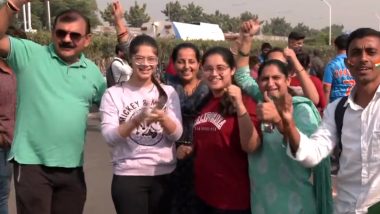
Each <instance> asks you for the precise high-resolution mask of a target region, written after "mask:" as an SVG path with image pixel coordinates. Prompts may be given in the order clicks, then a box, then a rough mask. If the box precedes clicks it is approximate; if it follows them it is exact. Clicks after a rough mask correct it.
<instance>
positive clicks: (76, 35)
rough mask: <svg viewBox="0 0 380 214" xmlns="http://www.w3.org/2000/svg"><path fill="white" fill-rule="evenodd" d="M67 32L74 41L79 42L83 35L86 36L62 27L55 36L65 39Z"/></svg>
mask: <svg viewBox="0 0 380 214" xmlns="http://www.w3.org/2000/svg"><path fill="white" fill-rule="evenodd" d="M67 34H69V36H70V39H71V41H73V42H79V41H80V40H81V39H82V38H83V37H85V36H86V35H82V34H80V33H77V32H69V31H65V30H61V29H58V30H56V31H55V36H56V37H57V38H59V39H64V38H65V37H66V36H67Z"/></svg>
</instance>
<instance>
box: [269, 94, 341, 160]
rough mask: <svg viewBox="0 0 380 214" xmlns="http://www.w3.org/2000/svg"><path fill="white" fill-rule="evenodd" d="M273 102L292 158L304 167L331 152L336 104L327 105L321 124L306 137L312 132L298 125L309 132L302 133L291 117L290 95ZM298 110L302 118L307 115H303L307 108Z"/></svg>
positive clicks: (335, 138) (333, 142) (292, 115)
mask: <svg viewBox="0 0 380 214" xmlns="http://www.w3.org/2000/svg"><path fill="white" fill-rule="evenodd" d="M275 104H276V108H277V110H278V112H279V113H280V116H281V118H282V122H283V130H284V136H286V138H287V140H288V143H289V148H290V151H291V155H290V156H291V157H292V158H294V159H296V160H297V161H300V162H301V163H302V164H303V165H304V166H306V167H313V166H315V165H317V164H318V163H319V162H321V161H322V160H323V159H324V158H325V157H327V156H328V155H329V154H330V153H331V151H332V150H333V148H334V146H335V142H336V140H337V135H336V126H335V122H334V111H335V107H336V105H334V106H331V105H329V106H328V108H327V109H326V111H325V115H324V118H323V121H322V123H321V125H319V127H318V129H317V131H316V132H314V133H313V134H312V135H311V136H310V137H308V135H309V134H310V133H311V132H312V131H311V130H308V129H305V128H304V127H302V128H301V127H300V130H302V129H303V130H304V132H309V133H302V132H300V131H299V129H298V128H297V126H296V122H295V120H294V118H293V117H294V113H293V104H292V97H291V96H290V95H288V96H286V97H281V98H279V99H276V101H275ZM299 111H300V112H302V113H300V114H298V113H297V112H296V113H297V115H298V116H299V117H302V119H305V118H307V116H305V113H306V112H307V109H303V110H302V109H301V110H299ZM302 119H301V120H302ZM309 125H310V124H309Z"/></svg>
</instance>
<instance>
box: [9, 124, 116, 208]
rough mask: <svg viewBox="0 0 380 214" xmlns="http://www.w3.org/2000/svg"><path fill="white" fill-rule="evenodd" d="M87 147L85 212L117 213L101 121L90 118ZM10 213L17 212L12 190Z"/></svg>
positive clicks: (108, 154)
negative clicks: (101, 132)
mask: <svg viewBox="0 0 380 214" xmlns="http://www.w3.org/2000/svg"><path fill="white" fill-rule="evenodd" d="M88 124H89V127H88V132H87V142H86V149H85V165H84V170H85V176H86V182H87V201H86V205H85V209H84V213H85V214H114V213H116V212H115V210H114V207H113V203H112V199H111V179H112V168H111V167H112V166H111V162H110V153H109V149H108V147H107V145H106V144H105V142H104V139H103V137H102V136H101V134H100V131H99V121H98V119H96V118H90V119H89V122H88ZM9 209H10V211H9V213H10V214H15V213H16V206H15V197H14V191H13V184H12V192H11V196H10V199H9Z"/></svg>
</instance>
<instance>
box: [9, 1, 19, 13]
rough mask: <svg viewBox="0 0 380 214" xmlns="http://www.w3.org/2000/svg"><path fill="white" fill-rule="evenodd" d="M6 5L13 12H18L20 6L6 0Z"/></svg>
mask: <svg viewBox="0 0 380 214" xmlns="http://www.w3.org/2000/svg"><path fill="white" fill-rule="evenodd" d="M7 6H8V8H9V9H11V10H12V11H13V12H16V13H17V12H19V11H20V8H18V7H17V6H16V5H14V4H13V3H12V2H10V1H7Z"/></svg>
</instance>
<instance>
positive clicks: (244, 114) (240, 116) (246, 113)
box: [238, 111, 248, 118]
mask: <svg viewBox="0 0 380 214" xmlns="http://www.w3.org/2000/svg"><path fill="white" fill-rule="evenodd" d="M246 115H248V112H247V111H246V112H244V113H243V114H241V115H238V118H242V117H244V116H246Z"/></svg>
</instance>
